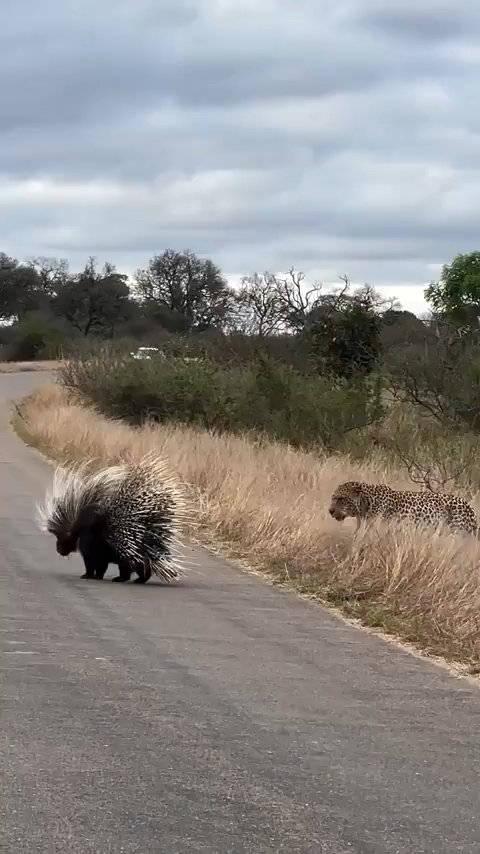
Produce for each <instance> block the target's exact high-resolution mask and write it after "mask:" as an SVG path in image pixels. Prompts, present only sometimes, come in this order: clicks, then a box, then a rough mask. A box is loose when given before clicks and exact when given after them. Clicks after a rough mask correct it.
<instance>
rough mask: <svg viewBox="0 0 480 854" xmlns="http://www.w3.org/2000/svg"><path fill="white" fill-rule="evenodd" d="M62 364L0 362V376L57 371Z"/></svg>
mask: <svg viewBox="0 0 480 854" xmlns="http://www.w3.org/2000/svg"><path fill="white" fill-rule="evenodd" d="M62 364H63V363H62V362H58V361H57V362H56V361H53V360H52V361H48V360H43V361H40V360H39V361H38V362H0V374H15V373H25V372H27V371H58V370H60V368H61V367H62Z"/></svg>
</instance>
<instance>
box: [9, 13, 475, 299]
mask: <svg viewBox="0 0 480 854" xmlns="http://www.w3.org/2000/svg"><path fill="white" fill-rule="evenodd" d="M479 36H480V5H479V4H475V3H474V2H473V0H468V2H467V0H420V2H419V0H388V2H387V0H115V2H114V0H95V2H93V1H92V0H76V2H74V0H44V2H38V0H23V2H22V3H20V4H17V5H14V4H11V6H10V9H9V12H8V15H4V16H3V18H2V27H1V30H0V79H1V81H2V86H1V89H0V134H1V144H0V235H1V241H0V242H1V245H0V249H1V250H3V251H5V252H7V253H8V254H12V255H15V256H16V257H19V258H24V257H26V256H31V255H36V254H43V255H57V256H64V257H68V258H70V259H71V261H72V266H73V267H74V268H77V267H79V266H80V265H81V264H82V263H83V262H84V261H85V259H86V257H87V256H88V255H90V254H93V255H96V256H97V257H98V258H99V260H102V261H103V260H105V259H109V260H111V261H113V262H114V263H116V264H117V266H118V267H120V268H122V269H126V270H134V269H135V268H137V267H138V266H140V265H142V264H143V263H144V262H145V260H146V259H147V258H148V257H149V256H151V255H152V254H154V253H158V252H161V251H162V250H163V249H164V248H166V247H167V246H169V247H175V248H179V249H182V248H190V249H193V250H194V251H197V252H199V253H201V254H204V255H208V256H210V257H212V259H213V260H214V261H216V262H217V263H218V264H219V265H220V266H221V267H222V268H223V270H224V271H225V272H226V273H228V274H230V275H232V276H238V275H240V274H244V273H249V272H252V271H254V270H264V269H270V270H283V269H286V268H288V267H289V266H291V265H294V266H295V267H296V268H297V269H302V270H304V271H306V272H307V273H308V274H309V275H311V276H312V277H314V278H319V279H322V280H325V281H334V280H335V278H336V276H337V275H339V274H343V273H347V274H349V275H350V277H351V278H352V280H353V281H355V282H363V281H368V282H370V283H371V284H373V285H375V286H377V287H381V288H384V289H385V290H386V292H389V293H395V294H397V295H398V296H399V297H400V299H401V300H402V302H403V303H404V305H406V306H407V307H410V308H413V309H417V310H420V309H421V308H422V305H423V303H422V288H423V286H424V284H425V283H426V282H428V281H429V280H431V279H432V278H435V277H436V276H437V275H438V271H439V269H440V266H441V264H442V263H443V262H445V261H448V260H449V259H451V258H452V257H453V256H454V255H455V254H456V253H457V252H461V251H469V250H472V249H480V235H479V234H478V233H477V225H478V220H479V213H480V159H479V158H480V147H479V140H480V136H479V132H480V113H479V111H478V93H479V82H480V79H479V72H480V41H479Z"/></svg>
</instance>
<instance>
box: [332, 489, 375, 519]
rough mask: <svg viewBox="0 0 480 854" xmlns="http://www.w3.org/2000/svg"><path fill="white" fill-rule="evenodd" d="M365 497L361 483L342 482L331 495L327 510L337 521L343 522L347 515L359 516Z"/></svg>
mask: <svg viewBox="0 0 480 854" xmlns="http://www.w3.org/2000/svg"><path fill="white" fill-rule="evenodd" d="M365 498H366V496H365V494H364V485H363V484H361V483H357V482H356V481H348V482H347V483H342V484H340V486H337V488H336V490H335V492H334V493H333V495H332V497H331V500H330V507H329V509H328V512H329V513H330V516H332V517H333V518H334V519H336V521H337V522H343V521H344V520H345V519H346V518H347V517H348V516H360V515H361V514H362V512H363V507H364V504H365Z"/></svg>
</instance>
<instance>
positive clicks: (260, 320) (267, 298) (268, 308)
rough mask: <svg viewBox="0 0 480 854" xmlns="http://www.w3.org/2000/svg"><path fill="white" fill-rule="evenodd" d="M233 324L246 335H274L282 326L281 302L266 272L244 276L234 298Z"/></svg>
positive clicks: (261, 336)
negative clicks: (234, 313) (235, 307)
mask: <svg viewBox="0 0 480 854" xmlns="http://www.w3.org/2000/svg"><path fill="white" fill-rule="evenodd" d="M236 306H237V312H236V317H235V326H236V329H237V330H241V331H242V332H243V333H245V334H246V335H258V336H259V337H260V338H263V337H264V336H266V335H275V334H276V333H278V332H280V331H281V330H282V328H283V327H284V316H283V311H282V302H281V300H280V297H279V294H278V292H277V289H276V287H275V283H274V281H272V277H271V276H270V275H269V274H268V273H264V274H263V275H259V274H258V273H254V274H253V275H252V276H244V278H243V279H242V284H241V287H240V290H239V292H238V295H237V300H236Z"/></svg>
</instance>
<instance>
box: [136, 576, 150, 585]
mask: <svg viewBox="0 0 480 854" xmlns="http://www.w3.org/2000/svg"><path fill="white" fill-rule="evenodd" d="M146 580H147V579H146V578H145V576H144V575H139V576H138V578H136V579H135V581H134V582H133V583H134V584H145V582H146Z"/></svg>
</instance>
